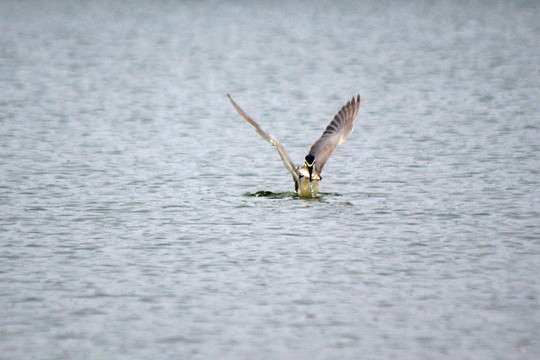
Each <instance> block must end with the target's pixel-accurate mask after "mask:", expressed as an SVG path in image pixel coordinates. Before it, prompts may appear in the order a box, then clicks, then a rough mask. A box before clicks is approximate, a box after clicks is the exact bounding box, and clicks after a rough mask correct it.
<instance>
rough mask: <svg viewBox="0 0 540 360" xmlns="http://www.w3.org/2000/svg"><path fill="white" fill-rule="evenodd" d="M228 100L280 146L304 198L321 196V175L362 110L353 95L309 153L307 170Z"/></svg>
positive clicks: (266, 137) (263, 133)
mask: <svg viewBox="0 0 540 360" xmlns="http://www.w3.org/2000/svg"><path fill="white" fill-rule="evenodd" d="M227 97H228V98H229V100H230V101H231V103H232V106H233V107H234V109H235V110H236V111H237V112H238V113H239V114H240V116H242V117H243V118H244V119H245V120H246V121H247V122H248V123H250V124H251V125H252V126H253V127H254V128H255V131H257V133H258V134H259V135H260V137H261V138H263V139H264V140H266V141H268V142H269V143H271V144H272V145H274V146H275V147H276V149H277V151H278V153H279V155H280V156H281V160H282V161H283V164H284V165H285V167H286V168H287V170H289V172H290V173H291V175H292V177H293V180H294V189H295V191H296V193H297V194H298V195H299V196H300V197H303V198H313V197H317V194H318V193H319V182H320V181H321V180H322V177H321V172H322V170H323V167H324V165H325V164H326V161H327V160H328V158H329V157H330V155H331V154H332V153H333V152H334V150H336V148H337V147H338V146H339V145H340V144H341V143H342V142H343V141H345V139H347V138H348V137H349V136H350V135H351V133H352V132H353V129H354V119H355V118H356V115H357V114H358V110H359V108H360V95H357V96H356V97H354V96H353V98H352V99H351V100H350V101H348V102H347V104H345V105H344V106H343V107H342V108H341V110H340V111H339V112H338V113H337V114H336V115H335V116H334V118H333V119H332V121H331V122H330V124H329V125H328V126H327V127H326V129H325V130H324V132H323V134H322V136H321V137H320V138H319V139H318V140H317V141H316V142H315V143H314V144H313V145H312V146H311V149H310V150H309V153H308V154H307V155H306V156H305V158H304V166H303V167H296V166H295V165H294V163H293V161H292V160H291V157H290V156H289V154H288V153H287V151H286V150H285V148H284V147H283V145H281V143H280V142H279V141H278V140H277V139H276V138H275V137H274V136H272V135H271V134H269V133H267V132H266V131H264V130H263V129H262V128H261V127H260V126H259V124H258V123H257V122H256V121H255V120H253V118H251V117H250V116H249V115H248V114H246V112H245V111H244V110H242V108H241V107H240V106H238V104H237V103H236V102H235V101H234V100H233V99H232V97H231V95H229V94H227Z"/></svg>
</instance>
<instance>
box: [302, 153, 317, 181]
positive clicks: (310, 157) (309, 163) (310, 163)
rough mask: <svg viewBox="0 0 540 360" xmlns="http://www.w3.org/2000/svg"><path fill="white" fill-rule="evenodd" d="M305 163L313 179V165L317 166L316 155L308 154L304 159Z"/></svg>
mask: <svg viewBox="0 0 540 360" xmlns="http://www.w3.org/2000/svg"><path fill="white" fill-rule="evenodd" d="M304 164H305V165H306V168H307V169H308V171H309V180H311V173H312V172H313V167H314V166H315V156H313V155H307V156H306V157H305V159H304Z"/></svg>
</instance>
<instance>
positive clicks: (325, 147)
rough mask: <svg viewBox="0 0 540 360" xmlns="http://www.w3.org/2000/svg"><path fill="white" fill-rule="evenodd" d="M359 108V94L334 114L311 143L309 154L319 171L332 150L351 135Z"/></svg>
mask: <svg viewBox="0 0 540 360" xmlns="http://www.w3.org/2000/svg"><path fill="white" fill-rule="evenodd" d="M359 108H360V95H357V96H356V98H354V97H353V98H352V100H351V101H349V102H347V104H346V105H345V106H343V107H342V108H341V110H340V111H339V112H338V113H337V114H336V116H334V119H333V120H332V121H331V122H330V124H329V125H328V127H327V128H326V130H325V131H324V133H323V134H322V136H321V137H320V138H319V140H317V142H315V144H313V146H312V147H311V149H310V150H309V154H310V155H313V156H315V168H316V170H317V171H318V172H319V173H320V172H321V171H322V169H323V167H324V164H325V163H326V161H327V160H328V158H329V157H330V155H332V153H333V152H334V150H336V148H337V147H338V146H339V144H341V143H342V142H343V141H345V139H347V138H348V137H349V135H351V133H352V131H353V129H354V125H353V122H354V119H355V118H356V115H357V114H358V109H359Z"/></svg>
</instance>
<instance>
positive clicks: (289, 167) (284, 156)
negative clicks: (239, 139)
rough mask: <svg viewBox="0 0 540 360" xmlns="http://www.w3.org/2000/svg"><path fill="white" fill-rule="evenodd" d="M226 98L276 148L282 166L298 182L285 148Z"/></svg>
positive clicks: (232, 101)
mask: <svg viewBox="0 0 540 360" xmlns="http://www.w3.org/2000/svg"><path fill="white" fill-rule="evenodd" d="M227 96H228V97H229V100H231V103H232V105H233V106H234V108H235V109H236V111H238V113H239V114H240V115H241V116H242V117H243V118H244V119H245V120H246V121H247V122H248V123H250V124H251V125H253V127H254V128H255V130H256V131H257V133H258V134H259V135H260V136H261V137H262V138H263V139H264V140H266V141H268V142H269V143H271V144H272V145H274V146H275V147H276V148H277V151H278V152H279V156H281V160H283V164H284V165H285V167H286V168H287V170H289V171H290V173H291V174H292V176H293V178H294V179H296V180H298V171H297V170H296V167H295V166H294V163H293V162H292V160H291V158H290V156H289V154H287V151H285V148H284V147H283V145H281V143H280V142H279V141H278V140H277V139H276V138H275V137H273V136H272V135H270V134H269V133H267V132H265V131H264V130H263V129H261V127H260V126H259V124H257V123H256V122H255V120H253V119H252V118H251V117H250V116H249V115H248V114H246V113H245V112H244V110H242V108H241V107H240V106H238V104H237V103H235V102H234V100H233V99H232V98H231V96H230V95H229V94H227Z"/></svg>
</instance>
